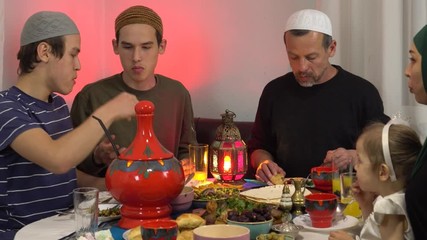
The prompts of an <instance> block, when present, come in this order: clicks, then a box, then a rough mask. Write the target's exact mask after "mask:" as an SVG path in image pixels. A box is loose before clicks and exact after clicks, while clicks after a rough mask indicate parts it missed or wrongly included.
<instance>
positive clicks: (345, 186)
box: [340, 172, 357, 204]
mask: <svg viewBox="0 0 427 240" xmlns="http://www.w3.org/2000/svg"><path fill="white" fill-rule="evenodd" d="M356 180H357V177H356V173H355V172H345V173H341V175H340V185H341V203H343V204H349V203H350V202H351V201H353V193H352V191H351V186H352V185H353V183H354V182H356Z"/></svg>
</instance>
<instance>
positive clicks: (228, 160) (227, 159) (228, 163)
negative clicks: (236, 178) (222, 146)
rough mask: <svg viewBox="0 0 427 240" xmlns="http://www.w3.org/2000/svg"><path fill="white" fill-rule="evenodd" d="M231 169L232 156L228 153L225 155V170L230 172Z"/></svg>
mask: <svg viewBox="0 0 427 240" xmlns="http://www.w3.org/2000/svg"><path fill="white" fill-rule="evenodd" d="M230 169H231V158H230V156H228V155H226V156H225V157H224V172H230Z"/></svg>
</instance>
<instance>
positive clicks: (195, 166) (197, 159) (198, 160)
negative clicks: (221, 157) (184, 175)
mask: <svg viewBox="0 0 427 240" xmlns="http://www.w3.org/2000/svg"><path fill="white" fill-rule="evenodd" d="M208 153H209V145H208V144H190V145H189V154H190V164H191V169H192V171H191V172H192V173H193V172H194V177H193V179H194V180H196V181H199V182H204V181H205V180H206V179H207V177H208Z"/></svg>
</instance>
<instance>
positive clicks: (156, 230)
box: [141, 220, 178, 240]
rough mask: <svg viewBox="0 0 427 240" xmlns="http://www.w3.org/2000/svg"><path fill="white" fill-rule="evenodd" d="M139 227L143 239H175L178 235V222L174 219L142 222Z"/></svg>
mask: <svg viewBox="0 0 427 240" xmlns="http://www.w3.org/2000/svg"><path fill="white" fill-rule="evenodd" d="M141 229H142V239H144V240H176V237H177V235H178V224H177V223H176V222H175V221H174V220H155V221H147V222H143V223H142V226H141Z"/></svg>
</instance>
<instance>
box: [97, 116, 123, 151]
mask: <svg viewBox="0 0 427 240" xmlns="http://www.w3.org/2000/svg"><path fill="white" fill-rule="evenodd" d="M92 117H93V118H94V119H96V120H97V121H98V122H99V125H101V127H102V129H103V130H104V133H105V135H106V136H107V138H108V141H110V143H111V145H112V146H113V150H114V152H115V153H116V155H117V157H118V156H119V155H120V153H119V150H118V149H117V147H116V144H114V142H113V139H112V138H111V133H110V131H108V129H107V127H105V125H104V123H103V122H102V120H101V119H99V118H97V117H95V116H93V115H92Z"/></svg>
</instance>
